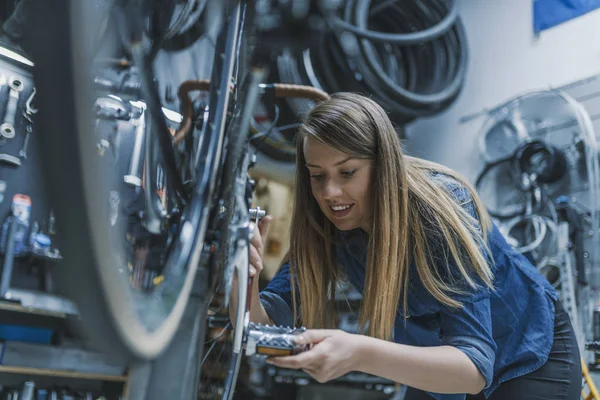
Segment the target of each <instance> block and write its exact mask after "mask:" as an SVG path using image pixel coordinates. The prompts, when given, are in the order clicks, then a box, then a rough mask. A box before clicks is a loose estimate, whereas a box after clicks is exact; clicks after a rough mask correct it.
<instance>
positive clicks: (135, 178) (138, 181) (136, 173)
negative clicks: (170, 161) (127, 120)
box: [123, 104, 146, 187]
mask: <svg viewBox="0 0 600 400" xmlns="http://www.w3.org/2000/svg"><path fill="white" fill-rule="evenodd" d="M136 106H139V107H140V108H141V109H142V112H141V114H140V117H139V118H137V119H136V120H135V122H134V123H135V125H136V128H135V142H134V144H133V153H132V154H131V162H130V164H129V173H128V174H127V175H125V176H124V177H123V180H124V181H125V183H127V184H129V185H132V186H135V187H140V186H142V174H141V172H142V168H143V165H142V163H143V158H142V149H143V148H144V138H145V136H146V106H145V104H136Z"/></svg>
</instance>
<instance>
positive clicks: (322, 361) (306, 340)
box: [267, 329, 365, 383]
mask: <svg viewBox="0 0 600 400" xmlns="http://www.w3.org/2000/svg"><path fill="white" fill-rule="evenodd" d="M364 338H365V336H361V335H354V334H350V333H347V332H344V331H341V330H330V329H313V330H308V331H306V332H304V333H302V334H301V335H300V336H298V337H297V338H296V343H297V344H301V345H303V344H312V348H311V349H310V350H308V351H305V352H303V353H300V354H297V355H295V356H287V357H270V358H269V359H268V361H267V362H268V363H270V364H272V365H275V366H277V367H282V368H294V369H302V370H304V371H305V372H306V373H308V374H309V375H310V376H312V377H313V378H314V379H316V380H317V382H320V383H325V382H328V381H330V380H332V379H335V378H338V377H340V376H342V375H344V374H347V373H348V372H350V371H354V370H355V369H356V366H357V365H358V359H359V354H358V353H359V351H358V349H359V346H360V343H361V342H362V340H363V339H364Z"/></svg>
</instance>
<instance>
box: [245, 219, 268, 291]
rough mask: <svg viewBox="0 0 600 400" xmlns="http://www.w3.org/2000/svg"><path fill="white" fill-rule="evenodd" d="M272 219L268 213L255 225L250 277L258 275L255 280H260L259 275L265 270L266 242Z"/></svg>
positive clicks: (251, 245)
mask: <svg viewBox="0 0 600 400" xmlns="http://www.w3.org/2000/svg"><path fill="white" fill-rule="evenodd" d="M272 220H273V217H272V216H270V215H267V216H265V217H263V218H262V219H261V220H260V221H259V222H258V224H256V225H255V226H254V235H253V236H252V241H251V242H250V277H251V278H252V277H256V278H257V279H255V281H258V276H259V275H260V273H261V272H262V270H263V255H264V251H265V248H264V244H265V242H266V239H267V234H268V232H269V226H270V225H271V221H272Z"/></svg>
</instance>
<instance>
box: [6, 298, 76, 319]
mask: <svg viewBox="0 0 600 400" xmlns="http://www.w3.org/2000/svg"><path fill="white" fill-rule="evenodd" d="M0 311H11V312H18V313H24V314H31V315H39V316H43V317H52V318H66V317H67V314H65V313H63V312H58V311H51V310H41V309H39V308H33V307H23V306H22V305H21V304H18V303H9V302H7V301H0Z"/></svg>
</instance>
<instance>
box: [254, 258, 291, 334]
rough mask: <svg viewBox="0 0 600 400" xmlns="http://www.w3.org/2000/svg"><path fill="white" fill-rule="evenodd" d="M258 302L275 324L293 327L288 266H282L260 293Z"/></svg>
mask: <svg viewBox="0 0 600 400" xmlns="http://www.w3.org/2000/svg"><path fill="white" fill-rule="evenodd" d="M260 302H261V303H262V305H263V307H264V308H265V311H266V312H267V314H268V315H269V317H270V318H271V319H272V320H273V322H274V323H275V324H277V325H282V326H293V325H294V316H293V311H292V310H293V309H292V287H291V278H290V266H289V264H287V263H286V264H284V265H282V266H281V268H280V269H279V272H277V274H275V276H274V277H273V279H271V281H270V282H269V284H268V285H267V287H265V289H264V290H263V291H262V292H260Z"/></svg>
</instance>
